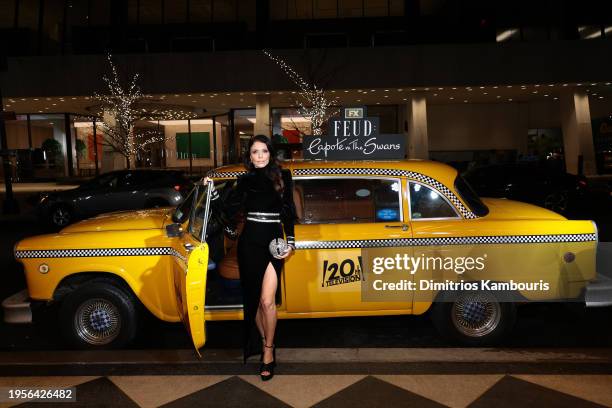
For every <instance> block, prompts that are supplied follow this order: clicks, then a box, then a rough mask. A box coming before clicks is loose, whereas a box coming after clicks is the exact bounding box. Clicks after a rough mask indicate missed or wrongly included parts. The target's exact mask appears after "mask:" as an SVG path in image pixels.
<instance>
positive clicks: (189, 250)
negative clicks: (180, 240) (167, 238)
mask: <svg viewBox="0 0 612 408" xmlns="http://www.w3.org/2000/svg"><path fill="white" fill-rule="evenodd" d="M183 247H184V248H185V250H186V251H187V252H191V251H193V244H190V243H189V242H186V243H184V244H183Z"/></svg>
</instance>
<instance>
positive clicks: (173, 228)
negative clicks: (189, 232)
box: [166, 222, 183, 238]
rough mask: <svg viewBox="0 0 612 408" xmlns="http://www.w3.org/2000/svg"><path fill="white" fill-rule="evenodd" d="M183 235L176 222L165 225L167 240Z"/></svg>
mask: <svg viewBox="0 0 612 408" xmlns="http://www.w3.org/2000/svg"><path fill="white" fill-rule="evenodd" d="M181 235H183V229H182V228H181V224H179V223H178V222H175V223H172V224H168V225H166V236H167V237H168V238H176V237H180V236H181Z"/></svg>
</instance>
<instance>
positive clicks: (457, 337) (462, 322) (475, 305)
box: [431, 291, 516, 346]
mask: <svg viewBox="0 0 612 408" xmlns="http://www.w3.org/2000/svg"><path fill="white" fill-rule="evenodd" d="M445 296H446V297H447V299H444V297H445ZM451 296H452V297H451ZM438 300H439V301H438V302H436V303H434V305H433V306H432V311H431V318H432V320H433V323H434V326H435V327H436V329H438V331H439V332H440V333H441V334H442V335H443V336H444V337H446V338H448V339H450V340H451V341H453V342H456V343H459V344H462V345H466V346H488V345H494V344H496V343H498V342H499V341H500V340H502V339H503V338H504V337H505V336H506V334H508V333H509V332H510V331H511V330H512V327H513V326H514V323H515V321H516V306H515V304H514V303H511V302H501V301H500V300H499V299H498V297H497V296H496V295H495V293H493V292H486V291H480V292H461V293H455V294H452V295H451V294H442V296H441V297H438Z"/></svg>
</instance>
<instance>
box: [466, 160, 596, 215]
mask: <svg viewBox="0 0 612 408" xmlns="http://www.w3.org/2000/svg"><path fill="white" fill-rule="evenodd" d="M463 176H464V177H465V179H466V180H467V182H468V183H469V184H470V185H471V186H472V187H473V188H474V191H476V193H477V194H478V195H480V196H482V197H499V198H509V199H511V200H517V201H524V202H526V203H531V204H536V205H538V206H541V207H544V208H548V209H549V210H552V211H555V212H556V213H559V214H564V215H566V214H567V213H568V211H570V210H572V209H576V207H577V206H578V205H579V204H580V200H581V198H582V197H584V196H585V195H586V194H587V191H588V190H587V180H586V178H585V177H584V176H576V175H573V174H569V173H565V172H563V171H560V170H558V169H552V168H548V167H545V166H538V165H534V164H506V165H492V166H483V167H477V168H474V169H471V170H468V171H467V172H466V173H464V175H463Z"/></svg>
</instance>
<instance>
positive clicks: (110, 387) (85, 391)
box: [17, 378, 138, 408]
mask: <svg viewBox="0 0 612 408" xmlns="http://www.w3.org/2000/svg"><path fill="white" fill-rule="evenodd" d="M76 399H77V400H76V402H69V403H59V402H51V403H44V402H26V403H24V404H20V405H17V407H20V408H36V407H45V406H52V407H58V406H60V407H70V408H81V407H83V408H91V407H113V408H137V407H138V405H137V404H136V403H135V402H134V401H132V400H131V399H130V398H129V397H128V396H127V395H125V394H124V393H123V391H121V390H120V389H119V388H118V387H117V386H116V385H115V384H113V383H112V382H111V381H110V380H109V379H108V378H98V379H97V380H93V381H88V382H86V383H83V384H80V385H77V387H76Z"/></svg>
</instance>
